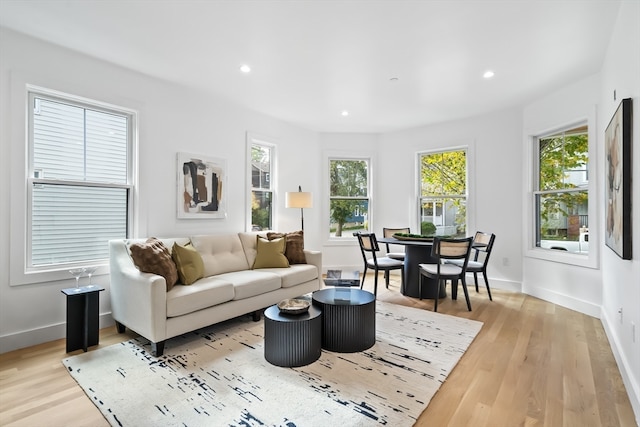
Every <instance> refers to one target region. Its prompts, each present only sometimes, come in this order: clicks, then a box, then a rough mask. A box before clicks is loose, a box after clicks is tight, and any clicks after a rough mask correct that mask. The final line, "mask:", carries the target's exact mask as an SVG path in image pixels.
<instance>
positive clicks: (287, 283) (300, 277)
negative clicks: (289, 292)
mask: <svg viewBox="0 0 640 427" xmlns="http://www.w3.org/2000/svg"><path fill="white" fill-rule="evenodd" d="M259 271H267V272H269V273H273V274H275V275H278V276H280V279H281V280H282V283H281V285H280V286H281V287H283V288H290V287H292V286H296V285H299V284H301V283H305V282H308V281H310V280H314V279H317V278H318V269H317V268H316V266H315V265H310V264H295V265H292V266H291V268H265V269H262V270H259Z"/></svg>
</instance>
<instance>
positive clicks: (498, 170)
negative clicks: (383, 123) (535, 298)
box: [375, 108, 522, 291]
mask: <svg viewBox="0 0 640 427" xmlns="http://www.w3.org/2000/svg"><path fill="white" fill-rule="evenodd" d="M521 117H522V112H521V110H520V109H519V108H513V109H508V110H503V111H499V112H496V113H491V114H486V115H483V116H478V117H474V118H470V119H466V120H460V121H455V122H449V123H443V124H439V125H436V126H428V127H421V128H416V129H409V130H406V131H402V132H395V133H389V134H386V135H383V136H382V137H381V138H380V148H379V158H380V169H379V171H378V172H379V174H380V179H379V180H378V192H379V195H381V196H382V195H383V196H384V197H381V202H382V203H379V204H378V206H377V207H376V209H377V210H378V211H379V214H378V218H379V219H380V221H379V223H378V224H377V225H376V226H375V228H376V230H375V231H377V232H382V227H383V226H387V225H386V224H390V226H391V224H402V223H403V221H404V222H405V223H406V221H411V222H410V225H411V227H412V229H415V230H416V231H417V229H418V221H417V209H418V207H417V189H416V186H417V178H416V173H417V172H416V156H417V153H418V152H421V151H426V150H434V149H446V148H448V147H468V163H469V165H468V169H469V176H468V178H467V181H468V185H469V188H468V192H469V199H468V200H467V204H468V208H467V211H468V217H469V218H468V230H467V231H468V234H469V235H472V234H473V233H474V232H475V231H476V230H482V231H485V232H490V233H495V234H496V241H495V245H494V249H493V253H492V255H491V259H490V262H489V267H488V270H487V272H488V275H489V280H490V283H491V284H492V286H495V287H501V288H507V289H513V290H518V291H519V290H520V285H521V280H522V265H521V260H522V255H521V236H520V234H521V233H520V230H521V227H522V205H521V203H520V200H521V185H520V182H521V177H520V170H521V164H520V158H521V157H522V153H521V145H520V132H521V129H522V122H521V120H522V119H521ZM407 182H409V183H412V184H413V185H406V184H404V183H407ZM407 201H409V203H407Z"/></svg>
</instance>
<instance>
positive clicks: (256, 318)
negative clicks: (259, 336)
mask: <svg viewBox="0 0 640 427" xmlns="http://www.w3.org/2000/svg"><path fill="white" fill-rule="evenodd" d="M252 317H253V321H254V322H259V321H260V310H256V311H254V312H253V314H252Z"/></svg>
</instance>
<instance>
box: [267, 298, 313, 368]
mask: <svg viewBox="0 0 640 427" xmlns="http://www.w3.org/2000/svg"><path fill="white" fill-rule="evenodd" d="M321 352H322V312H321V311H320V310H319V309H318V308H317V307H314V306H313V305H312V306H310V307H309V311H308V312H306V313H303V314H284V313H281V312H280V310H279V309H278V306H277V305H273V306H271V307H269V308H267V309H266V310H265V311H264V358H265V359H266V360H267V362H269V363H271V364H272V365H276V366H284V367H290V368H292V367H296V366H304V365H308V364H310V363H313V362H315V361H316V360H318V358H319V357H320V353H321Z"/></svg>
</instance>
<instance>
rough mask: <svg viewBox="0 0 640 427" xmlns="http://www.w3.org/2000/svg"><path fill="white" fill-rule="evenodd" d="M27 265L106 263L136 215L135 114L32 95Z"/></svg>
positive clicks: (42, 95)
mask: <svg viewBox="0 0 640 427" xmlns="http://www.w3.org/2000/svg"><path fill="white" fill-rule="evenodd" d="M29 105H30V109H29V110H30V111H29V148H30V153H29V154H30V156H29V159H30V169H29V171H30V172H29V174H30V177H29V191H30V194H29V196H30V209H29V225H28V234H29V239H28V241H29V251H28V255H29V256H28V261H27V264H28V265H27V267H28V268H30V269H38V268H41V267H47V268H50V267H52V266H53V267H56V266H57V267H65V266H66V265H70V266H71V265H76V264H89V263H98V262H99V261H104V260H106V259H107V258H108V256H109V247H108V243H107V242H108V241H109V240H110V239H117V238H126V237H127V235H128V230H129V222H130V218H131V208H132V206H131V205H132V203H131V191H132V179H131V176H132V174H131V165H130V153H131V145H132V134H133V132H132V129H131V127H132V116H131V113H129V112H125V111H118V110H117V109H113V108H105V107H103V106H101V105H98V104H96V105H91V103H88V102H85V101H83V102H79V101H77V100H75V99H65V98H61V97H58V96H51V95H49V94H44V93H37V92H30V94H29Z"/></svg>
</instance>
